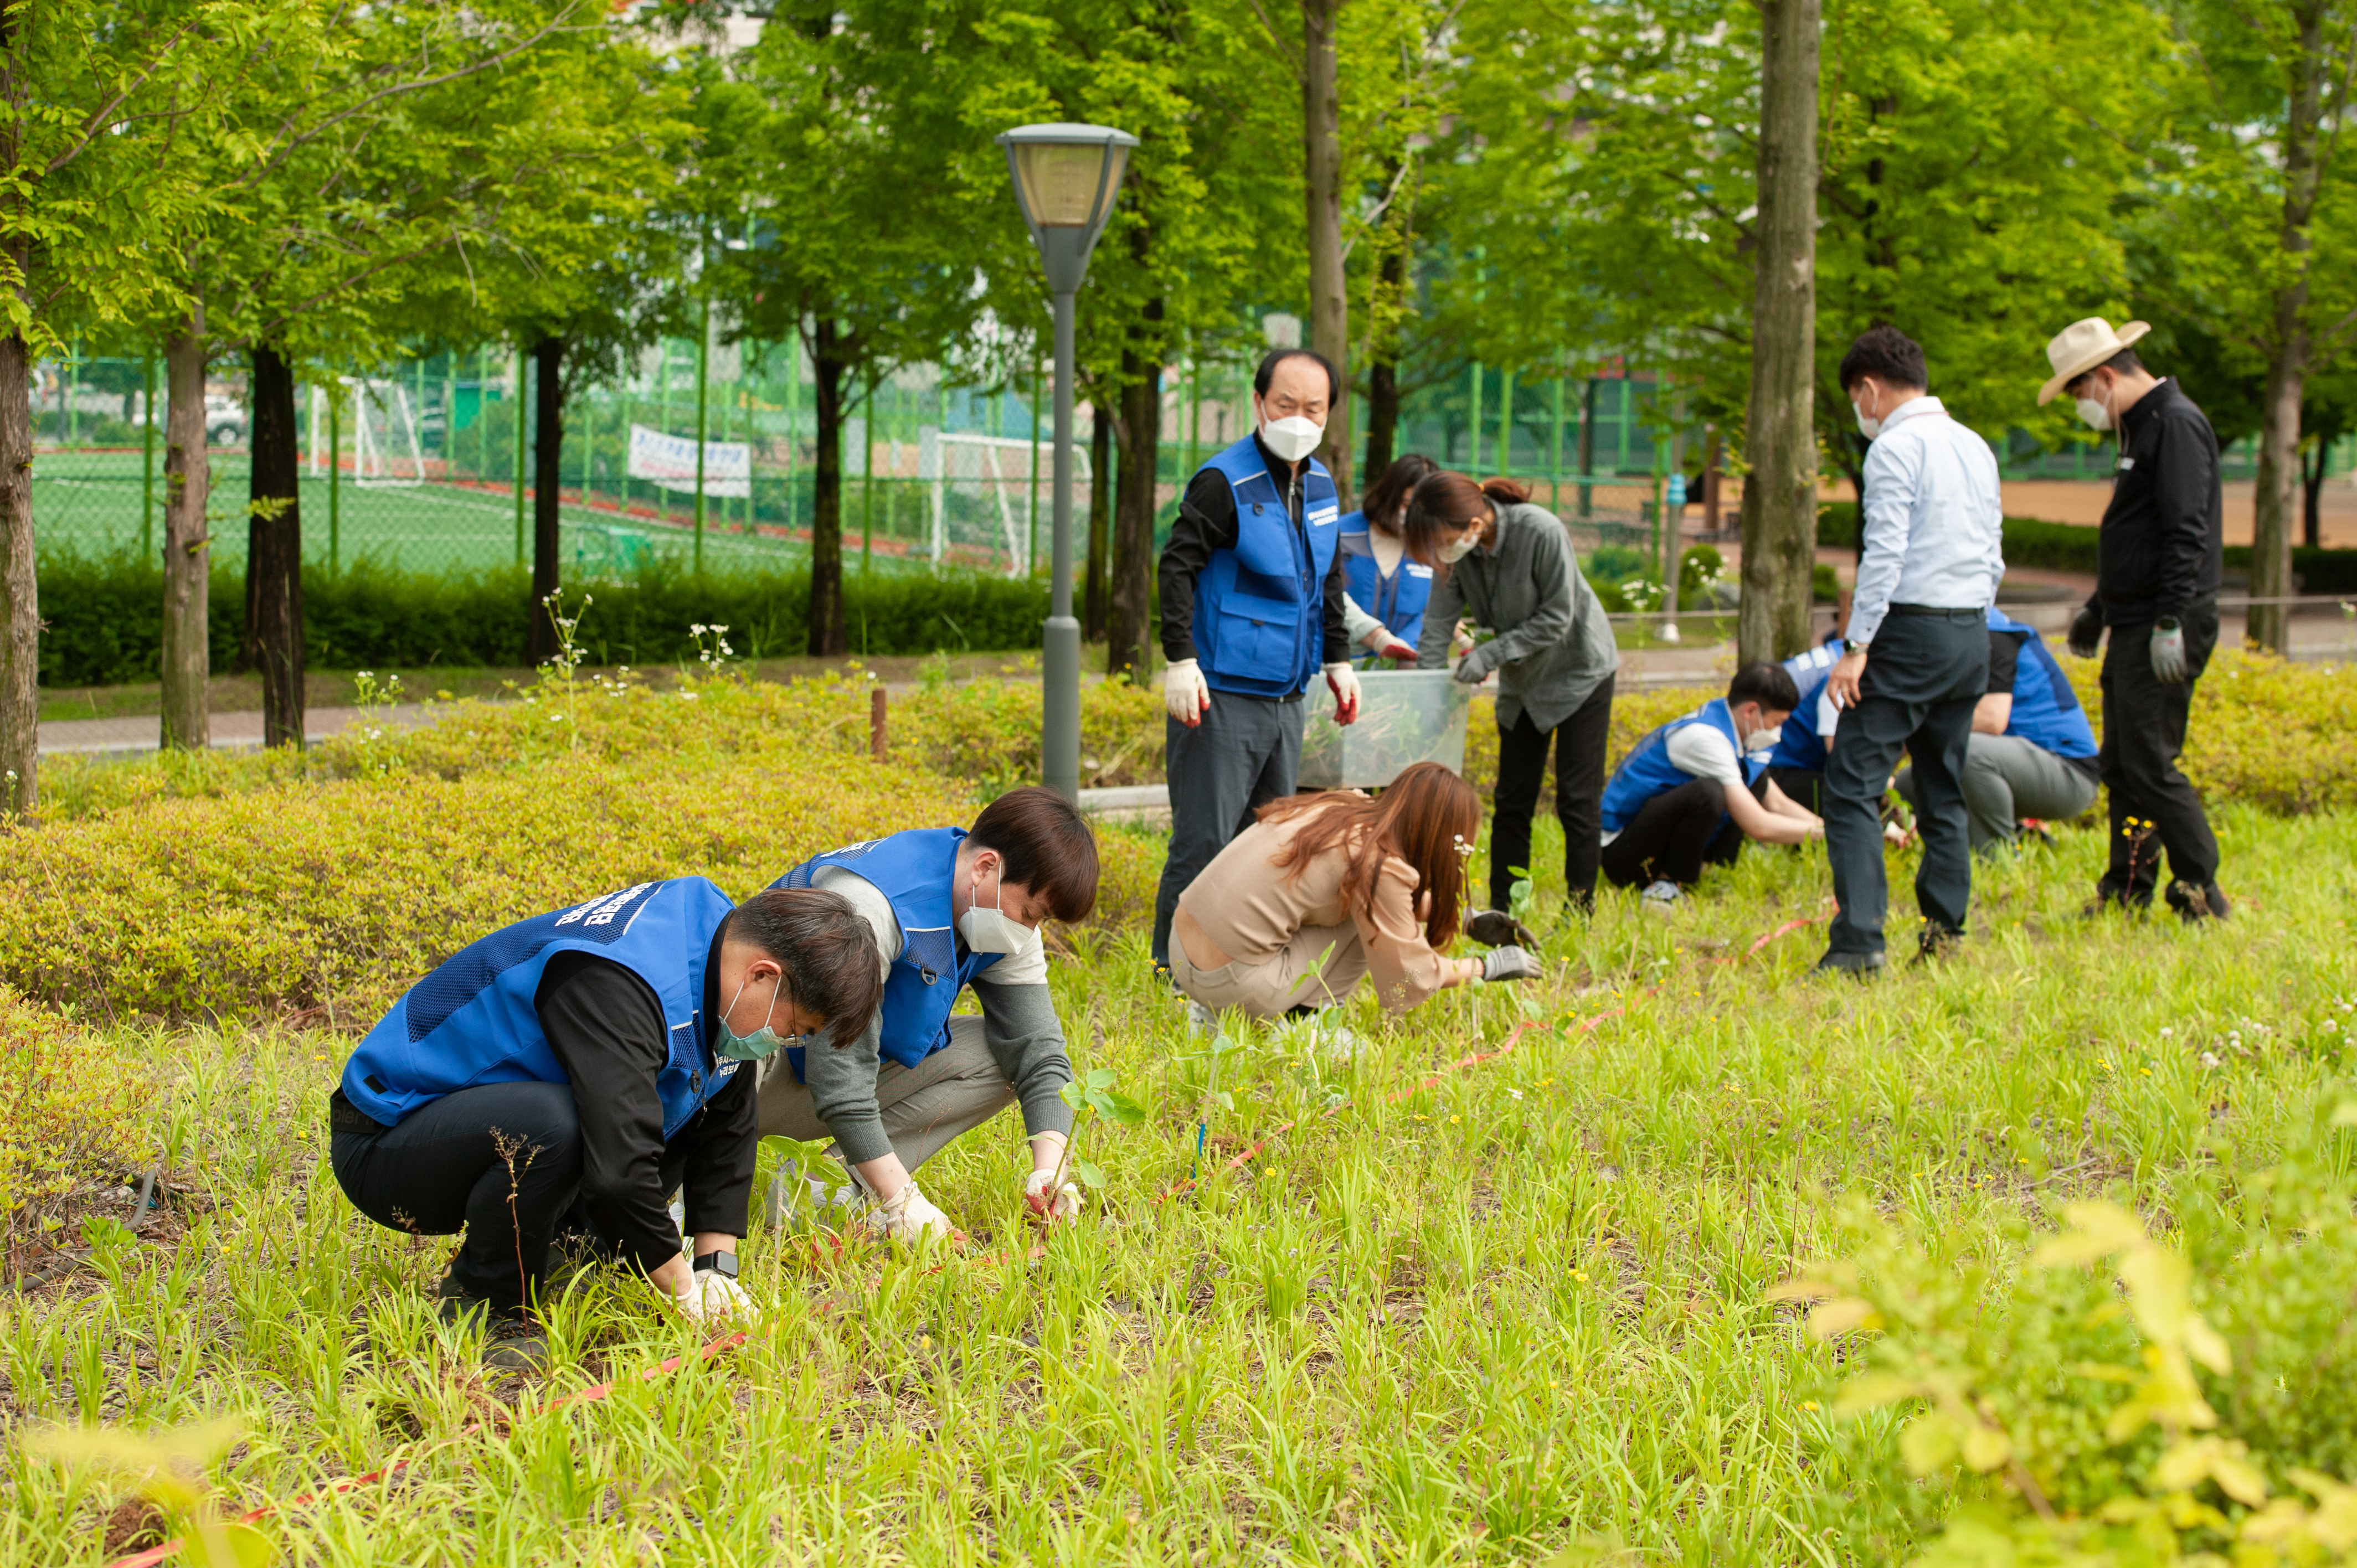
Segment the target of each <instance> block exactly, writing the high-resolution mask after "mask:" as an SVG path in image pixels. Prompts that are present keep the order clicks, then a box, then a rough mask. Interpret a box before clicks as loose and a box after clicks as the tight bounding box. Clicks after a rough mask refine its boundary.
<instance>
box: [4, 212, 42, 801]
mask: <svg viewBox="0 0 2357 1568" xmlns="http://www.w3.org/2000/svg"><path fill="white" fill-rule="evenodd" d="M14 249H15V251H16V254H15V255H14V256H13V257H12V258H11V259H12V260H16V261H17V262H19V263H21V262H22V259H23V254H24V252H23V248H22V247H15V248H14ZM19 275H20V276H21V275H22V274H21V272H20V273H19ZM32 358H33V356H32V350H31V348H30V346H29V345H27V343H26V341H25V335H24V334H23V333H21V332H11V333H9V334H7V335H6V336H5V337H0V816H19V817H29V816H31V815H32V814H33V809H34V808H35V807H36V806H38V805H39V804H40V797H41V789H40V786H41V774H40V767H41V742H40V713H41V694H40V636H41V605H40V595H39V588H38V583H37V581H36V579H35V573H34V566H33V393H32V380H33V365H32Z"/></svg>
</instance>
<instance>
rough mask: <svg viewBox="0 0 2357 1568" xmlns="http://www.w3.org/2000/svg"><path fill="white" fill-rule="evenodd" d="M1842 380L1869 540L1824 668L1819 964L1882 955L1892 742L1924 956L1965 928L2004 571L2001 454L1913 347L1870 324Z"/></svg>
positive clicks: (1840, 965)
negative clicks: (1913, 832)
mask: <svg viewBox="0 0 2357 1568" xmlns="http://www.w3.org/2000/svg"><path fill="white" fill-rule="evenodd" d="M1841 383H1842V391H1843V392H1846V393H1847V394H1848V396H1849V400H1850V403H1851V406H1852V407H1853V408H1854V409H1856V411H1857V423H1858V429H1859V430H1860V431H1861V432H1862V433H1863V434H1864V435H1866V437H1867V440H1868V441H1871V442H1872V443H1873V446H1870V447H1869V448H1867V455H1866V470H1865V493H1864V494H1863V495H1862V496H1860V497H1859V507H1858V512H1859V526H1860V530H1861V536H1862V538H1863V540H1864V542H1865V550H1864V552H1863V553H1862V554H1861V555H1860V556H1859V559H1858V564H1857V588H1856V589H1855V591H1854V592H1853V593H1852V594H1851V596H1850V618H1849V627H1848V629H1847V633H1846V640H1845V641H1844V644H1843V652H1842V658H1841V660H1840V662H1838V663H1837V664H1835V666H1834V669H1833V673H1832V675H1831V677H1830V678H1829V679H1828V681H1827V682H1826V689H1827V691H1828V692H1829V693H1831V694H1832V697H1833V700H1834V702H1835V705H1836V706H1838V707H1839V708H1840V709H1841V721H1840V725H1839V726H1838V728H1837V729H1836V730H1835V746H1834V747H1833V751H1832V755H1831V756H1829V757H1827V758H1826V761H1825V784H1824V820H1825V829H1824V832H1825V850H1826V854H1827V857H1828V858H1829V859H1830V860H1831V861H1832V863H1833V874H1834V897H1835V899H1836V900H1837V901H1838V902H1839V903H1840V905H1841V908H1840V912H1839V913H1837V914H1836V915H1835V917H1834V921H1833V926H1832V929H1830V931H1829V932H1828V940H1827V945H1826V950H1825V955H1824V958H1823V959H1821V960H1819V961H1818V964H1817V967H1818V968H1819V969H1821V970H1830V971H1840V972H1850V973H1855V974H1865V973H1868V972H1872V971H1875V970H1878V969H1880V968H1881V967H1882V965H1883V940H1882V922H1883V918H1884V917H1885V915H1886V914H1887V913H1888V912H1889V902H1890V889H1889V884H1888V881H1887V879H1886V877H1885V875H1884V870H1883V860H1882V843H1883V840H1882V822H1881V813H1880V810H1879V808H1880V804H1881V801H1882V796H1883V791H1884V789H1887V788H1888V787H1889V782H1890V770H1891V768H1893V767H1895V766H1896V765H1897V764H1898V761H1899V754H1900V751H1902V750H1904V751H1906V752H1907V753H1908V754H1909V755H1910V756H1911V757H1913V758H1914V763H1915V779H1914V781H1915V786H1916V789H1917V792H1918V795H1919V798H1920V799H1921V802H1922V805H1921V811H1919V812H1918V814H1917V822H1918V825H1919V827H1920V828H1921V832H1922V835H1923V859H1922V863H1921V866H1920V867H1919V868H1918V870H1917V872H1916V875H1915V900H1916V905H1917V907H1918V908H1920V909H1921V911H1922V914H1923V929H1922V931H1921V935H1920V938H1919V950H1918V954H1917V956H1918V959H1919V961H1920V960H1921V959H1923V958H1928V957H1933V956H1936V955H1938V954H1940V953H1942V952H1943V951H1945V950H1947V949H1948V948H1949V947H1950V946H1951V945H1953V943H1954V942H1955V941H1956V940H1958V939H1959V938H1961V937H1962V936H1963V935H1964V913H1965V909H1966V907H1967V906H1968V905H1969V904H1970V903H1971V902H1972V892H1973V865H1972V853H1971V848H1970V843H1971V840H1970V828H1969V816H1968V813H1967V811H1966V810H1965V806H1964V784H1963V779H1964V753H1965V748H1966V746H1967V744H1968V742H1969V740H1970V738H1971V736H1972V730H1973V708H1974V705H1975V703H1978V702H1979V700H1980V697H1981V693H1982V692H1983V691H1984V690H1985V689H1986V686H1987V684H1988V657H1989V650H1988V628H1987V622H1986V610H1987V608H1988V607H1989V606H1990V605H1991V604H1993V603H1994V602H1995V601H1996V586H1997V582H1998V580H1999V579H2000V578H2002V577H2003V576H2004V575H2005V558H2004V554H2003V552H2002V549H2001V540H2000V537H1999V530H2000V526H2001V524H2002V521H2003V511H2002V509H2001V508H2000V506H1999V504H1998V499H1997V473H1996V455H1995V454H1994V453H1992V452H1991V451H1990V450H1989V446H1988V443H1987V442H1986V441H1984V440H1982V439H1981V438H1980V436H1978V435H1975V434H1974V433H1973V432H1972V431H1971V430H1969V429H1967V428H1966V427H1964V425H1962V424H1957V423H1956V421H1954V420H1953V419H1952V418H1950V417H1949V416H1948V413H1947V411H1946V410H1944V409H1943V408H1942V407H1941V406H1940V400H1939V399H1938V398H1935V397H1930V396H1927V395H1925V392H1924V389H1925V387H1926V386H1927V385H1928V384H1929V378H1928V377H1927V376H1926V374H1925V372H1924V369H1923V350H1922V349H1921V348H1920V347H1919V346H1917V344H1916V343H1915V342H1914V341H1913V340H1912V339H1910V338H1908V337H1907V335H1906V334H1905V333H1903V332H1900V330H1898V329H1897V328H1892V327H1877V328H1873V329H1872V330H1871V331H1869V332H1867V333H1866V334H1865V335H1864V336H1862V337H1860V338H1858V340H1857V342H1856V343H1853V344H1852V345H1850V349H1849V352H1848V353H1846V354H1845V355H1843V356H1842V362H1841Z"/></svg>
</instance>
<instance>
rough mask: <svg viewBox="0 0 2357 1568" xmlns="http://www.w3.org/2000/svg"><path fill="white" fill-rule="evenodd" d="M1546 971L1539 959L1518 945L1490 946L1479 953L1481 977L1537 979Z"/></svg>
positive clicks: (1485, 978)
mask: <svg viewBox="0 0 2357 1568" xmlns="http://www.w3.org/2000/svg"><path fill="white" fill-rule="evenodd" d="M1545 973H1546V971H1545V970H1544V969H1543V968H1541V967H1540V965H1539V961H1538V960H1537V959H1535V958H1534V957H1532V956H1531V955H1530V954H1529V953H1527V952H1524V951H1523V950H1522V949H1520V948H1518V947H1511V946H1510V947H1502V948H1491V950H1489V951H1488V952H1486V953H1483V954H1482V955H1481V978H1482V979H1483V980H1484V981H1491V980H1538V979H1540V978H1542V977H1544V975H1545Z"/></svg>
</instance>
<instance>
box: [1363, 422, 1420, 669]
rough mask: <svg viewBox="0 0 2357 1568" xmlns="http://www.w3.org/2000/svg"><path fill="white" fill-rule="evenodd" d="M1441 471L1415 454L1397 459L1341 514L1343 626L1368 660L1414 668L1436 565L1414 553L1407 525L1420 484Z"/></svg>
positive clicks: (1364, 660) (1365, 660)
mask: <svg viewBox="0 0 2357 1568" xmlns="http://www.w3.org/2000/svg"><path fill="white" fill-rule="evenodd" d="M1438 472H1440V465H1439V464H1437V463H1436V462H1434V461H1433V460H1432V459H1431V458H1429V457H1426V456H1419V455H1418V454H1416V453H1414V452H1411V453H1409V454H1408V455H1407V456H1405V457H1400V458H1396V459H1394V461H1393V463H1392V466H1391V467H1388V468H1385V469H1384V470H1383V478H1380V479H1377V480H1376V481H1375V482H1374V484H1373V485H1372V486H1370V487H1369V488H1368V490H1367V493H1366V497H1365V499H1364V502H1363V504H1362V505H1361V507H1360V509H1359V510H1357V511H1346V512H1344V513H1343V514H1342V523H1341V528H1342V538H1341V542H1340V553H1341V557H1342V582H1343V585H1344V586H1345V587H1346V588H1347V589H1348V590H1349V592H1348V593H1347V594H1346V595H1345V596H1343V599H1342V622H1343V629H1344V630H1345V631H1346V632H1348V633H1349V635H1350V639H1351V646H1352V647H1354V648H1364V649H1366V650H1368V651H1367V652H1366V653H1364V654H1362V655H1361V656H1359V662H1360V663H1361V664H1369V663H1372V662H1373V661H1374V660H1378V659H1389V660H1394V662H1399V663H1405V664H1408V665H1411V666H1413V665H1414V664H1415V641H1416V639H1417V638H1419V637H1421V636H1422V635H1424V607H1425V606H1426V603H1428V602H1429V601H1430V600H1431V598H1432V568H1431V567H1430V566H1428V565H1426V564H1424V563H1423V562H1420V561H1413V560H1410V559H1409V558H1408V554H1407V539H1406V537H1405V534H1404V533H1403V532H1402V527H1403V525H1404V524H1405V521H1406V519H1407V503H1408V499H1409V498H1410V497H1412V496H1414V495H1415V487H1416V486H1417V485H1419V484H1422V483H1423V482H1424V480H1425V479H1426V478H1427V477H1428V476H1430V475H1433V474H1437V473H1438Z"/></svg>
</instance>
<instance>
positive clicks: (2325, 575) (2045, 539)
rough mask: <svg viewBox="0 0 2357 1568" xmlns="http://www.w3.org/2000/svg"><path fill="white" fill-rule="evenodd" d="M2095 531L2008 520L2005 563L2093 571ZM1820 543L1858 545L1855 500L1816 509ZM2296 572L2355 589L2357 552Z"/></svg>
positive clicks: (2298, 556) (2304, 554)
mask: <svg viewBox="0 0 2357 1568" xmlns="http://www.w3.org/2000/svg"><path fill="white" fill-rule="evenodd" d="M2096 532H2097V531H2096V530H2094V529H2092V528H2087V527H2084V526H2082V525H2079V524H2075V523H2068V522H2040V521H2038V520H2037V519H2035V518H2028V517H2009V518H2007V519H2006V520H2005V564H2007V565H2008V566H2032V567H2036V568H2037V569H2039V570H2040V571H2044V572H2083V573H2085V574H2087V575H2089V576H2093V575H2094V572H2095V534H2096ZM1817 542H1818V543H1820V544H1837V545H1841V546H1843V547H1845V548H1847V549H1851V550H1855V549H1857V502H1856V501H1832V502H1828V503H1827V504H1825V505H1824V506H1821V507H1819V508H1818V509H1817ZM2250 569H2251V547H2250V546H2249V545H2247V544H2229V545H2228V546H2226V570H2227V571H2229V572H2248V571H2249V570H2250ZM2291 569H2292V575H2294V576H2295V577H2297V578H2298V580H2299V591H2300V592H2301V593H2303V594H2348V593H2357V550H2325V549H2315V550H2311V549H2309V547H2308V546H2306V545H2298V546H2296V547H2294V549H2293V550H2292V553H2291Z"/></svg>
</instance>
